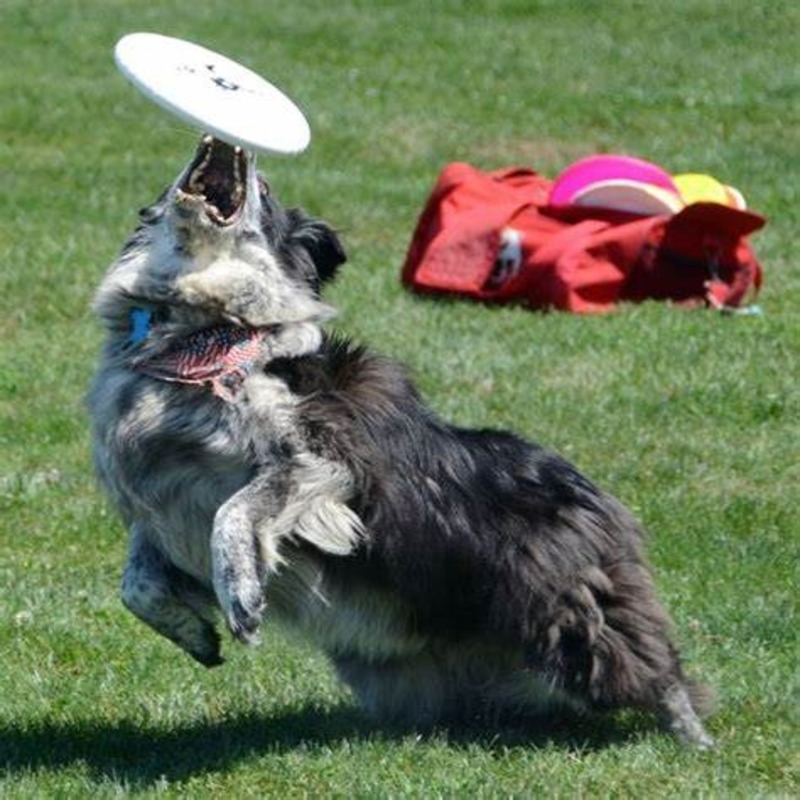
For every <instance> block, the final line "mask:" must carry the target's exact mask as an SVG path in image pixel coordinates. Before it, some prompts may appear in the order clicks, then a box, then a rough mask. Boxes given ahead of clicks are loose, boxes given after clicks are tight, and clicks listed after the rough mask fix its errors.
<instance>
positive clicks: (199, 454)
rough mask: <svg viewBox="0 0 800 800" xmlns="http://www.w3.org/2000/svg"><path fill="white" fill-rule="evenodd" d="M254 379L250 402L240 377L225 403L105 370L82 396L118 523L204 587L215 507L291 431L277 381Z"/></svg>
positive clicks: (203, 391)
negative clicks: (133, 528) (236, 397)
mask: <svg viewBox="0 0 800 800" xmlns="http://www.w3.org/2000/svg"><path fill="white" fill-rule="evenodd" d="M253 380H257V381H258V393H257V394H258V398H257V400H256V401H254V400H253V399H251V397H250V392H249V391H248V390H249V384H250V379H247V380H246V381H245V383H244V385H243V386H242V389H241V400H240V402H238V403H236V404H232V403H226V402H225V401H223V400H220V399H218V398H215V397H213V396H212V395H211V393H210V391H209V390H208V388H206V387H188V386H183V385H174V384H170V383H166V382H163V381H155V380H152V379H150V378H147V377H145V376H141V375H139V374H137V373H136V372H133V371H131V370H130V369H128V368H116V369H115V368H114V367H111V368H109V369H107V370H106V371H104V372H102V373H101V374H100V375H99V376H98V379H97V381H96V384H95V388H94V390H93V392H92V396H91V398H90V402H91V405H92V407H93V409H94V427H95V441H96V443H97V444H96V448H95V460H96V462H97V469H98V473H99V475H100V477H101V480H102V481H103V483H104V484H105V485H106V487H107V488H108V490H109V492H110V494H111V496H112V498H113V499H114V500H115V502H116V503H117V505H118V506H119V507H120V509H121V510H122V513H123V516H124V518H125V520H126V521H127V522H128V523H129V524H136V525H139V526H141V527H143V528H144V529H145V531H146V536H148V537H149V538H152V539H154V540H155V541H154V544H155V545H156V546H157V547H158V548H159V549H160V550H161V551H162V552H163V553H164V554H165V555H166V556H167V558H168V559H169V560H170V561H171V562H172V563H174V564H175V565H176V566H177V567H178V568H179V569H181V570H183V571H185V572H187V573H188V574H189V575H191V576H193V577H194V578H196V579H197V580H199V581H200V582H201V583H202V584H204V585H206V586H210V576H211V564H210V552H209V538H210V535H211V529H212V526H213V521H214V516H215V514H216V512H217V510H218V509H219V507H220V506H221V505H222V504H223V503H224V502H225V501H226V500H227V499H228V498H229V497H230V496H231V495H232V494H234V493H235V492H236V491H238V490H239V489H240V488H241V487H242V486H244V485H245V484H246V483H247V482H248V480H250V478H251V477H252V475H253V473H254V471H255V469H256V468H257V465H258V463H259V462H263V460H264V459H266V458H269V457H270V455H269V452H270V445H271V443H273V442H278V441H280V440H281V438H282V436H283V434H284V432H285V431H286V429H287V426H290V425H291V419H292V402H293V401H292V396H291V393H290V392H289V391H288V390H287V389H286V387H285V385H284V384H283V382H281V381H278V380H272V381H265V380H264V379H263V377H262V376H254V378H253Z"/></svg>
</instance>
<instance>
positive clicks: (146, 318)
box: [128, 308, 153, 345]
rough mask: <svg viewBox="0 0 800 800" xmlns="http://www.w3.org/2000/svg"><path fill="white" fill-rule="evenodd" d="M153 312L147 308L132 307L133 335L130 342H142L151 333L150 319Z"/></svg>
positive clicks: (129, 338) (134, 343) (129, 339)
mask: <svg viewBox="0 0 800 800" xmlns="http://www.w3.org/2000/svg"><path fill="white" fill-rule="evenodd" d="M152 318H153V312H152V311H149V310H148V309H146V308H132V309H131V335H130V336H129V337H128V344H133V345H136V344H141V343H142V342H143V341H144V340H145V339H146V338H147V336H148V334H149V333H150V320H151V319H152Z"/></svg>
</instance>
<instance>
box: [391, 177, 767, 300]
mask: <svg viewBox="0 0 800 800" xmlns="http://www.w3.org/2000/svg"><path fill="white" fill-rule="evenodd" d="M551 186H552V181H550V180H548V179H547V178H544V177H542V176H541V175H538V174H537V173H535V172H533V171H532V170H528V169H521V168H512V169H505V170H497V171H493V172H483V171H481V170H479V169H476V168H475V167H472V166H470V165H469V164H462V163H454V164H449V165H448V166H446V167H445V169H444V170H443V171H442V172H441V174H440V175H439V179H438V181H437V183H436V185H435V187H434V189H433V192H432V193H431V195H430V197H429V198H428V201H427V203H426V205H425V208H424V209H423V211H422V214H421V216H420V218H419V221H418V223H417V226H416V229H415V231H414V235H413V238H412V241H411V244H410V247H409V250H408V254H407V257H406V261H405V264H404V266H403V271H402V280H403V282H404V283H405V284H406V285H407V286H408V287H410V288H411V289H414V290H415V291H419V292H431V293H448V294H456V295H461V296H465V297H471V298H474V299H477V300H481V301H487V302H522V303H524V304H526V305H528V306H530V307H532V308H543V309H546V308H553V309H561V310H564V311H573V312H578V313H592V312H604V311H610V310H612V309H613V308H615V307H616V304H617V303H618V302H619V301H625V300H629V301H640V300H645V299H648V298H652V299H659V300H672V301H675V302H679V303H683V304H700V303H706V304H709V305H712V306H714V307H716V308H736V307H739V306H741V304H742V303H743V302H744V300H745V298H746V296H747V295H748V292H749V291H750V290H754V291H757V290H758V288H759V286H760V284H761V267H760V266H759V264H758V261H757V260H756V257H755V255H754V253H753V251H752V249H751V247H750V244H749V243H748V241H747V236H748V235H749V234H751V233H753V232H754V231H756V230H758V229H759V228H761V227H762V226H763V225H764V224H765V219H764V218H763V217H761V216H759V215H758V214H754V213H752V212H750V211H742V210H739V209H734V208H730V207H728V206H724V205H721V204H718V203H694V204H692V205H690V206H687V207H686V208H684V209H683V210H682V211H679V212H678V213H676V214H672V215H667V214H664V215H656V216H638V215H634V214H630V213H623V212H619V211H611V210H604V209H599V208H581V207H576V206H571V207H560V208H554V207H551V206H549V205H548V197H549V193H550V188H551Z"/></svg>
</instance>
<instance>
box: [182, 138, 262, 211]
mask: <svg viewBox="0 0 800 800" xmlns="http://www.w3.org/2000/svg"><path fill="white" fill-rule="evenodd" d="M248 160H249V156H248V155H247V153H246V152H245V151H244V150H242V148H241V147H234V146H232V145H229V144H227V143H226V142H223V141H220V140H219V139H216V138H214V137H213V136H210V135H206V136H204V137H203V139H202V141H201V142H200V146H199V147H198V148H197V153H196V155H195V157H194V160H193V161H192V163H191V164H190V165H189V167H188V168H187V170H186V175H185V177H184V179H183V180H182V181H181V183H180V184H179V185H178V187H177V191H176V202H177V203H178V205H184V206H186V207H188V208H195V207H197V206H198V205H200V204H201V205H202V210H203V212H204V213H205V215H206V217H207V218H208V219H209V220H210V221H211V222H212V223H214V224H215V225H218V226H220V227H223V226H227V225H231V224H233V223H234V222H235V221H236V219H237V218H238V217H239V215H240V214H241V212H242V209H243V208H244V204H245V201H246V199H247V167H248Z"/></svg>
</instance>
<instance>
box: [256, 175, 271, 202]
mask: <svg viewBox="0 0 800 800" xmlns="http://www.w3.org/2000/svg"><path fill="white" fill-rule="evenodd" d="M258 193H259V194H260V195H261V196H262V197H269V195H270V188H269V184H268V183H267V182H266V181H265V180H264V178H262V177H261V175H259V176H258Z"/></svg>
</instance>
